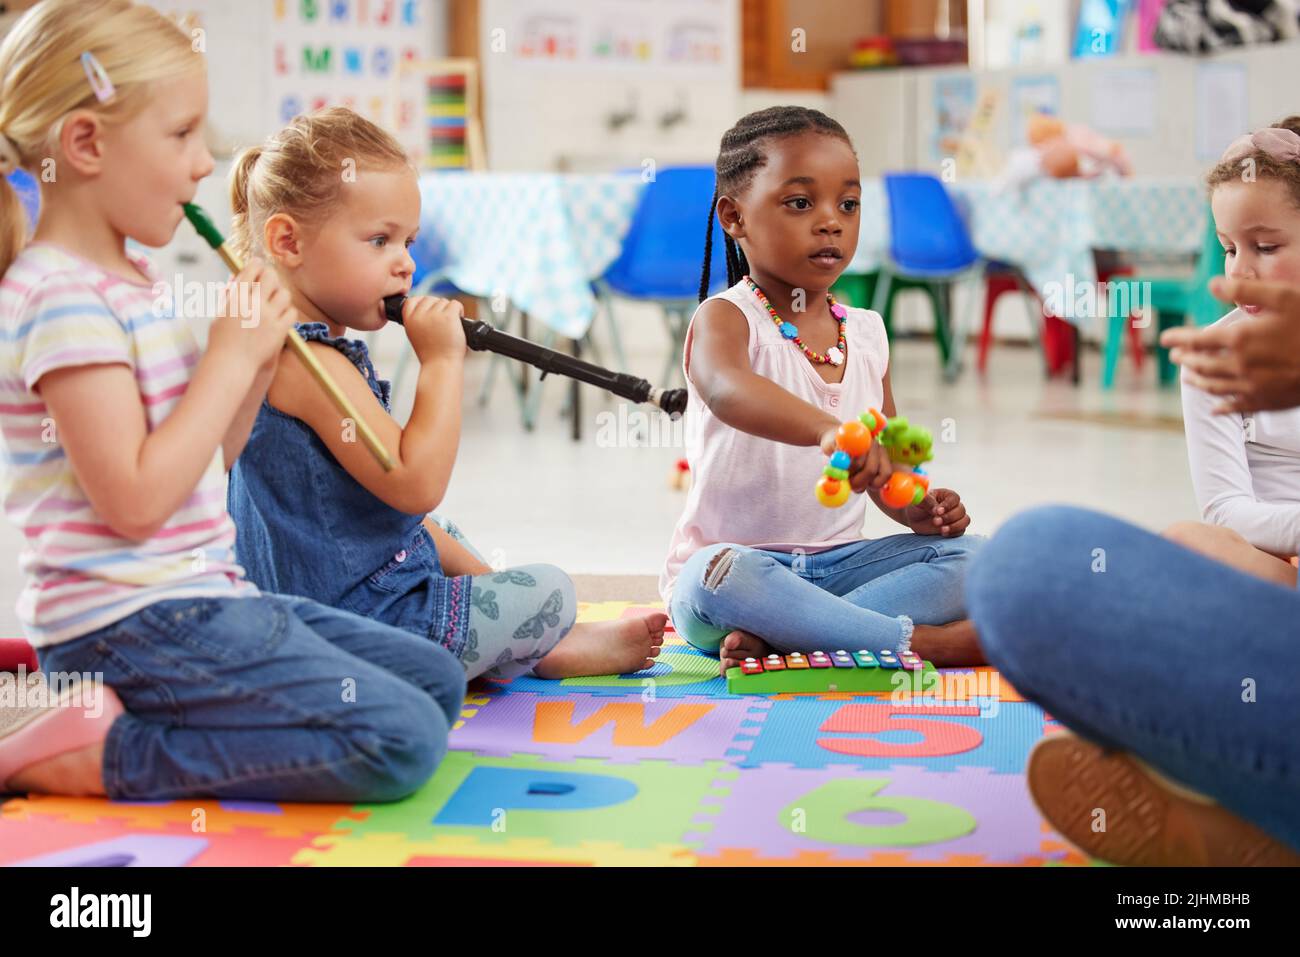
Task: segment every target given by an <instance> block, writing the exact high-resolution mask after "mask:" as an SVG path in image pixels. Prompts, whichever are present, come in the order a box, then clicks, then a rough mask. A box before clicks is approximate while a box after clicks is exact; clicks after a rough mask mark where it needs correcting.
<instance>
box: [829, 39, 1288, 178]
mask: <svg viewBox="0 0 1300 957" xmlns="http://www.w3.org/2000/svg"><path fill="white" fill-rule="evenodd" d="M1204 64H1240V65H1243V66H1244V67H1245V70H1246V91H1247V98H1246V105H1245V117H1246V123H1245V125H1246V127H1248V128H1255V127H1259V126H1264V125H1266V124H1268V123H1270V122H1272V121H1274V120H1277V119H1279V118H1281V117H1283V116H1286V115H1288V114H1291V113H1297V112H1300V95H1298V94H1297V87H1298V84H1297V79H1296V69H1297V67H1298V66H1300V42H1291V43H1279V44H1269V45H1267V46H1255V47H1250V48H1246V49H1238V50H1234V51H1231V52H1227V53H1222V54H1218V55H1215V56H1211V57H1192V56H1185V55H1181V54H1172V53H1154V54H1146V55H1142V54H1135V55H1129V56H1122V57H1116V58H1112V59H1105V60H1075V61H1071V62H1070V63H1068V64H1064V65H1062V66H1059V67H1055V68H1044V67H1038V68H1020V69H1014V70H996V71H989V72H986V73H979V74H976V77H977V87H978V89H979V90H981V91H982V90H984V89H988V88H991V89H994V90H997V91H998V92H999V93H1000V94H1001V97H1002V100H1001V103H1000V106H999V108H998V114H997V116H996V117H995V119H994V124H993V130H994V142H995V144H996V145H997V146H998V147H999V148H1000V149H1002V150H1004V151H1005V150H1006V149H1008V148H1009V147H1010V145H1011V133H1012V130H1011V120H1010V117H1009V115H1008V114H1009V104H1008V91H1009V89H1010V87H1011V83H1012V80H1013V78H1014V77H1017V76H1041V75H1044V74H1051V75H1053V76H1056V77H1058V79H1059V84H1060V94H1061V116H1062V117H1063V118H1064V119H1066V120H1067V121H1069V122H1074V123H1083V124H1085V125H1093V121H1094V87H1095V85H1096V84H1097V83H1098V81H1099V79H1102V78H1103V74H1106V73H1113V72H1116V71H1127V70H1139V71H1144V72H1149V76H1150V79H1151V81H1152V82H1153V83H1154V84H1155V95H1154V110H1153V117H1154V128H1153V130H1152V132H1151V134H1150V135H1144V136H1131V135H1123V134H1112V135H1113V138H1114V139H1117V140H1118V141H1119V142H1121V143H1122V144H1123V145H1124V148H1125V150H1126V151H1127V152H1128V154H1129V157H1130V159H1131V160H1132V161H1133V166H1134V169H1135V171H1136V173H1137V174H1139V175H1151V176H1199V175H1202V174H1204V173H1205V171H1206V170H1207V169H1208V167H1209V166H1210V165H1212V161H1211V160H1209V159H1204V158H1198V156H1197V150H1196V130H1197V104H1196V98H1195V91H1196V78H1197V74H1198V72H1199V71H1200V68H1201V66H1202V65H1204ZM968 72H969V71H967V70H966V69H965V68H953V67H945V68H936V69H916V70H889V71H884V72H871V73H864V72H857V73H849V72H846V73H838V74H836V75H835V76H834V78H833V79H832V84H831V93H830V109H831V112H832V115H834V116H835V118H836V119H838V120H839V121H840V122H841V123H843V124H844V126H845V128H846V129H847V130H848V131H849V133H850V134H851V135H852V136H853V138H854V142H855V144H856V145H857V147H858V153H859V155H860V156H861V157H862V168H863V172H864V173H865V174H866V175H868V176H874V175H879V174H880V173H882V172H884V171H885V170H887V169H899V168H911V169H929V170H938V169H939V163H940V160H938V159H936V158H935V157H934V156H933V155H932V153H931V148H930V143H931V139H932V137H933V134H934V109H933V107H932V103H933V97H934V84H935V80H936V79H937V78H939V77H945V76H954V75H962V74H966V73H968ZM1105 108H1106V106H1105V104H1097V109H1099V110H1105ZM1238 132H1245V130H1239V131H1238Z"/></svg>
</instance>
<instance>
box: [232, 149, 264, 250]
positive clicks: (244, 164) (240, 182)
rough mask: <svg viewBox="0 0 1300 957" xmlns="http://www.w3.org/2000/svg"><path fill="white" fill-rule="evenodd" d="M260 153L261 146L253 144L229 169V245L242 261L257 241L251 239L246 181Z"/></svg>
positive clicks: (250, 220)
mask: <svg viewBox="0 0 1300 957" xmlns="http://www.w3.org/2000/svg"><path fill="white" fill-rule="evenodd" d="M261 155H262V147H260V146H253V147H250V148H249V149H246V150H244V151H243V152H242V153H240V154H239V158H238V159H236V160H235V165H234V167H233V168H232V169H231V171H230V211H231V214H232V221H231V226H230V246H231V248H232V249H233V250H234V251H235V253H236V255H238V257H239V259H240V260H241V261H243V262H248V260H249V258H250V257H251V256H252V255H253V250H254V249H255V248H256V246H257V243H256V242H255V241H254V239H253V221H252V213H251V211H250V208H249V201H248V181H249V179H250V178H251V177H252V175H253V167H254V166H256V165H257V160H258V157H260V156H261Z"/></svg>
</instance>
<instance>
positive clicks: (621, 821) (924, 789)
mask: <svg viewBox="0 0 1300 957" xmlns="http://www.w3.org/2000/svg"><path fill="white" fill-rule="evenodd" d="M646 607H647V606H638V605H636V604H634V603H631V602H626V601H611V602H600V603H587V604H584V606H583V607H582V611H581V618H582V619H583V620H599V619H608V618H616V617H622V616H626V615H635V614H638V613H641V612H644V610H645V609H646ZM1053 729H1054V725H1053V723H1052V722H1051V721H1050V720H1049V719H1048V718H1047V717H1046V716H1045V715H1044V714H1043V711H1042V710H1041V709H1040V708H1038V707H1037V706H1035V705H1033V704H1029V703H1027V702H1025V701H1023V700H1022V699H1021V697H1020V696H1019V694H1017V693H1016V691H1015V689H1014V688H1012V687H1011V686H1010V685H1009V684H1008V683H1006V682H1005V681H1001V680H1000V679H999V677H998V675H997V674H996V673H995V672H993V671H992V670H991V669H975V670H971V671H945V672H944V673H943V680H942V683H941V684H940V683H930V682H928V681H927V682H926V683H924V684H922V685H921V686H920V687H919V688H917V689H915V690H914V692H911V693H909V692H880V693H875V694H859V695H849V694H838V695H834V694H826V695H778V696H771V697H769V696H753V695H748V696H746V695H731V694H728V693H727V690H726V683H725V682H724V681H723V680H722V679H721V678H719V677H718V675H717V661H716V659H713V658H708V657H705V656H704V655H702V654H700V653H699V652H696V651H695V650H694V649H692V648H690V647H689V646H687V645H686V644H685V643H684V642H682V641H681V640H680V639H679V638H677V637H676V636H675V635H671V634H670V635H669V636H668V641H667V644H666V647H665V649H664V652H663V654H662V655H661V656H660V659H659V663H658V664H656V665H655V667H654V668H653V669H650V670H648V671H645V672H639V673H638V674H636V675H625V676H609V677H606V678H586V679H573V680H568V681H562V682H556V681H543V680H539V679H537V678H532V677H522V678H517V679H515V680H514V681H512V682H510V683H508V684H495V683H489V684H487V685H486V686H484V687H483V688H481V689H479V690H477V691H475V692H472V693H471V694H470V695H469V697H468V698H467V700H466V702H465V706H464V709H463V711H462V713H461V720H460V722H459V723H458V724H457V725H456V727H455V729H454V730H453V732H452V737H451V748H452V750H451V752H450V753H449V754H448V756H447V758H446V759H445V760H444V762H443V764H442V766H441V767H440V768H439V769H438V771H437V773H436V774H435V775H434V776H433V778H432V779H431V780H430V781H429V782H428V784H426V785H425V786H424V787H423V788H422V789H421V790H420V791H418V792H417V793H416V794H415V795H413V796H412V797H410V798H408V799H406V800H404V801H400V802H397V803H395V804H385V805H358V806H355V807H350V806H345V805H301V804H300V805H288V804H284V805H282V804H265V803H255V802H246V801H219V802H218V801H165V802H147V803H141V802H110V801H103V800H91V799H70V798H53V797H40V796H33V797H30V798H15V799H13V800H10V801H9V802H7V803H5V804H3V805H0V866H3V865H15V864H29V865H37V864H40V865H60V866H70V865H82V866H88V865H93V864H100V865H103V864H107V863H110V862H114V863H116V864H118V865H156V866H222V865H231V864H247V865H296V866H349V865H385V866H408V867H411V866H433V865H440V864H448V865H466V866H502V865H529V866H609V865H655V866H679V867H691V866H696V867H710V866H713V867H717V866H730V865H751V866H761V865H770V866H817V867H825V866H838V865H868V866H878V865H901V866H913V865H915V866H927V865H930V866H932V865H952V866H968V865H1020V866H1062V865H1086V864H1089V863H1090V861H1089V860H1088V859H1087V858H1086V857H1084V856H1083V855H1081V854H1080V853H1079V852H1078V851H1076V850H1074V849H1072V848H1070V847H1069V846H1068V845H1066V844H1065V843H1063V842H1062V841H1061V839H1060V838H1059V837H1058V836H1057V835H1056V834H1054V833H1053V832H1052V831H1051V829H1050V828H1049V827H1048V826H1047V825H1046V824H1045V823H1044V822H1043V820H1042V819H1041V818H1040V817H1039V815H1038V813H1037V812H1036V811H1035V809H1034V807H1033V804H1032V803H1031V800H1030V797H1029V793H1028V791H1027V790H1026V788H1025V779H1024V770H1023V769H1024V764H1025V757H1026V755H1027V754H1028V752H1029V749H1030V748H1031V747H1032V746H1033V744H1034V742H1035V741H1037V740H1038V739H1039V738H1040V737H1041V736H1042V735H1043V734H1044V733H1045V732H1046V733H1050V732H1051V731H1052V730H1053Z"/></svg>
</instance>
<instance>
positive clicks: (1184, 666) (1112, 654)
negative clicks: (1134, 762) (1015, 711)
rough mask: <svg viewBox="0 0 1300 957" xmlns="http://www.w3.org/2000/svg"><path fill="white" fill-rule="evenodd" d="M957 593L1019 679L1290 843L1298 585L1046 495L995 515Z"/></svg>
mask: <svg viewBox="0 0 1300 957" xmlns="http://www.w3.org/2000/svg"><path fill="white" fill-rule="evenodd" d="M967 595H968V596H969V603H970V610H971V617H972V618H973V619H974V621H975V625H976V628H977V629H978V630H979V633H980V641H981V644H982V645H983V647H984V650H985V652H986V653H987V654H988V657H989V660H990V661H991V662H992V663H993V664H995V665H996V666H997V667H998V668H999V669H1000V670H1001V671H1002V672H1003V673H1004V674H1005V675H1006V677H1007V678H1008V680H1010V681H1011V683H1012V684H1013V685H1015V687H1016V689H1017V690H1018V691H1020V692H1021V693H1023V694H1024V695H1025V696H1026V697H1028V698H1031V699H1032V700H1034V701H1037V702H1038V703H1039V704H1041V705H1042V706H1043V707H1044V708H1045V709H1047V711H1049V712H1050V713H1051V714H1052V715H1053V716H1054V717H1056V718H1057V719H1059V720H1060V721H1061V722H1062V723H1064V724H1065V725H1067V726H1068V727H1070V728H1072V729H1074V730H1075V731H1077V732H1078V733H1079V734H1081V735H1083V736H1085V737H1087V738H1090V739H1092V740H1093V741H1096V742H1097V743H1098V744H1101V745H1104V746H1107V747H1111V748H1116V749H1122V750H1125V751H1131V752H1133V753H1134V754H1136V755H1138V756H1139V757H1141V758H1142V759H1143V760H1145V761H1146V762H1148V763H1149V764H1151V765H1152V766H1153V767H1155V768H1157V769H1159V770H1160V771H1162V772H1164V773H1165V774H1167V775H1169V776H1170V777H1171V778H1173V779H1175V780H1178V781H1181V782H1183V783H1185V784H1187V785H1188V786H1190V787H1192V788H1193V789H1195V790H1197V791H1200V792H1201V793H1203V794H1206V795H1208V796H1210V797H1212V798H1214V799H1215V800H1216V801H1218V802H1219V803H1220V804H1222V805H1223V806H1224V807H1227V808H1230V809H1231V810H1233V811H1235V812H1236V813H1237V814H1240V815H1241V816H1242V817H1245V818H1247V819H1249V820H1251V821H1253V822H1255V823H1256V824H1258V825H1259V826H1260V827H1261V828H1263V829H1264V830H1266V831H1268V832H1270V833H1271V834H1273V835H1274V836H1275V837H1277V838H1279V839H1280V840H1282V841H1285V842H1286V843H1287V844H1289V845H1291V846H1292V847H1294V848H1296V849H1297V850H1300V737H1297V735H1296V720H1297V715H1300V686H1297V684H1296V679H1297V676H1300V636H1298V635H1297V633H1296V625H1295V623H1296V621H1297V619H1300V593H1297V592H1296V591H1295V590H1293V589H1289V588H1283V587H1281V586H1279V585H1275V584H1271V583H1269V582H1265V581H1262V580H1260V579H1257V578H1254V577H1252V576H1250V575H1247V574H1245V573H1243V572H1239V571H1236V570H1234V569H1232V568H1229V567H1228V566H1226V565H1222V564H1220V563H1218V562H1215V561H1213V560H1211V559H1209V558H1206V557H1204V556H1202V555H1199V554H1197V553H1194V552H1191V551H1189V550H1187V549H1185V548H1182V547H1181V546H1178V545H1175V544H1173V543H1172V542H1170V541H1167V540H1166V539H1163V538H1161V537H1159V536H1158V535H1154V534H1152V533H1150V532H1147V531H1144V530H1142V529H1140V528H1137V527H1135V526H1133V525H1129V524H1127V523H1126V522H1122V521H1120V520H1118V519H1115V518H1111V517H1109V516H1106V515H1102V514H1100V513H1097V512H1091V511H1086V510H1084V509H1079V508H1069V507H1066V506H1049V507H1040V508H1035V509H1031V510H1030V511H1028V512H1024V513H1022V514H1021V515H1018V516H1016V517H1015V518H1012V519H1011V520H1010V521H1009V522H1007V523H1006V525H1004V526H1003V527H1002V528H1001V530H999V532H998V533H997V534H996V535H995V536H994V537H993V540H992V541H991V542H989V545H988V547H987V548H985V549H984V550H983V552H982V553H981V555H980V556H979V558H977V559H976V561H975V563H974V567H973V568H972V569H971V575H970V581H969V583H968V585H967Z"/></svg>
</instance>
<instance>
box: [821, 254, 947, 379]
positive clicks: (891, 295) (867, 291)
mask: <svg viewBox="0 0 1300 957" xmlns="http://www.w3.org/2000/svg"><path fill="white" fill-rule="evenodd" d="M879 283H880V272H879V271H878V270H877V271H875V272H868V273H856V274H854V275H847V274H846V275H843V276H840V278H839V282H837V283H836V284H835V286H834V288H833V289H832V290H831V292H832V293H834V295H835V298H836V299H839V300H841V301H843V302H846V303H848V304H849V305H850V306H860V307H862V308H863V309H872V308H875V307H874V306H873V303H874V302H875V298H876V287H877V286H878V285H879ZM907 289H920V290H921V291H922V292H924V293H925V294H926V295H928V296H929V297H930V304H931V306H932V307H933V311H934V340H935V342H936V343H937V344H938V346H939V357H940V359H941V360H942V362H943V364H944V366H945V367H946V366H947V365H948V357H949V354H950V352H951V345H950V344H949V341H948V295H947V290H946V289H944V288H943V284H942V283H939V282H927V281H926V280H924V279H911V278H909V277H906V276H898V275H894V276H892V277H891V278H890V283H889V289H888V291H887V292H886V294H885V298H884V302H883V303H882V304H881V306H882V308H881V309H880V318H881V319H882V320H884V323H885V335H887V336H888V337H889V339H890V341H891V342H892V341H893V338H894V324H893V312H894V299H895V298H896V297H897V295H898V294H899V293H900V292H902V291H903V290H907Z"/></svg>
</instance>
